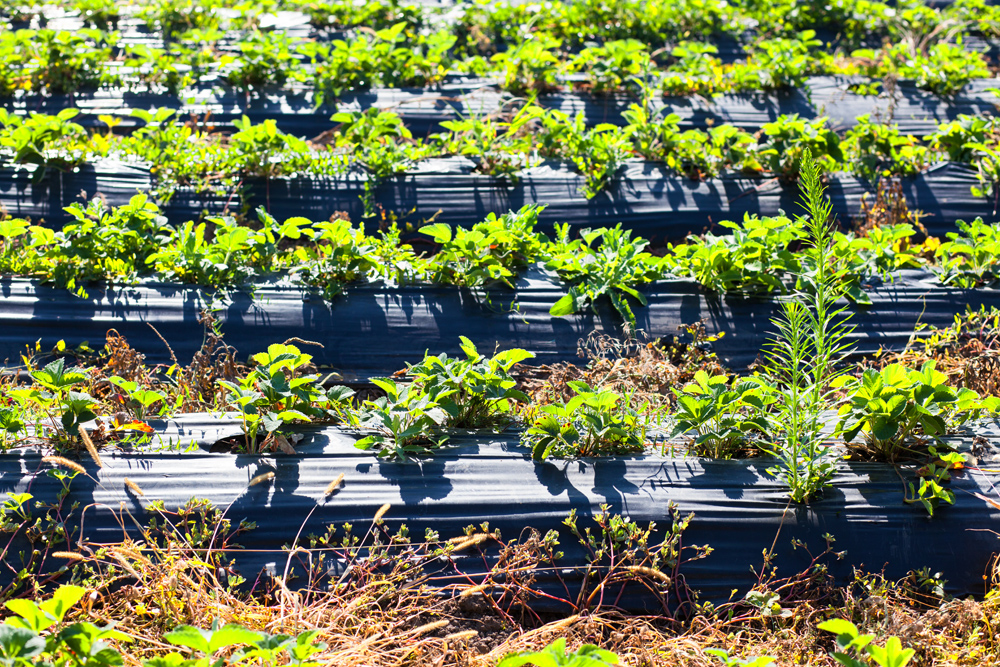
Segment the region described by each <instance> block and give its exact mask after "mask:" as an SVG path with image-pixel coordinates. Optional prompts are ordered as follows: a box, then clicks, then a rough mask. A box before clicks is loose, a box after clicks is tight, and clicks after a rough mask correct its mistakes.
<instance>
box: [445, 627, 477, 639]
mask: <svg viewBox="0 0 1000 667" xmlns="http://www.w3.org/2000/svg"><path fill="white" fill-rule="evenodd" d="M478 636H479V632H478V631H476V630H463V631H462V632H455V633H452V634H450V635H448V636H447V637H445V638H444V640H445V641H448V642H452V641H454V642H460V641H463V640H465V639H473V638H475V637H478Z"/></svg>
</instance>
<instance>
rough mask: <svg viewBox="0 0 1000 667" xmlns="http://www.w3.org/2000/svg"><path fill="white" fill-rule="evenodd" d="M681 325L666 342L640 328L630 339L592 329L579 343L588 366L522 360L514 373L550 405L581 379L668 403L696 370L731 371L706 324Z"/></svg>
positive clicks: (635, 398) (655, 403)
mask: <svg viewBox="0 0 1000 667" xmlns="http://www.w3.org/2000/svg"><path fill="white" fill-rule="evenodd" d="M680 329H681V335H680V336H677V337H674V339H673V340H668V341H664V340H648V339H647V338H645V337H644V336H643V335H642V333H641V332H638V333H637V335H636V337H635V338H633V339H632V340H628V341H621V340H618V339H615V338H612V337H610V336H607V335H605V334H599V333H591V335H590V336H588V337H587V338H586V339H582V340H581V341H580V344H579V350H578V355H579V356H580V357H581V358H583V359H586V360H587V363H586V365H585V366H583V367H581V366H577V365H574V364H570V363H560V364H552V365H545V366H526V365H523V364H522V365H519V366H518V367H517V369H516V373H517V376H518V379H519V381H520V389H521V390H522V391H524V392H525V393H526V394H528V396H530V397H531V399H532V403H534V404H537V405H547V404H550V403H556V402H562V401H568V400H569V399H570V398H572V397H573V396H574V395H575V394H574V392H573V390H572V389H571V388H570V387H569V384H568V383H569V382H571V381H573V380H582V381H584V382H586V383H587V384H588V385H590V386H591V387H594V388H602V389H610V390H613V391H616V392H618V393H620V394H623V395H625V394H631V400H632V404H633V406H634V407H639V406H641V405H643V404H648V405H649V406H651V407H653V408H654V409H655V408H665V407H669V406H670V405H672V403H673V396H674V395H673V392H672V391H671V390H672V389H674V388H677V389H680V388H681V387H683V386H684V385H685V384H687V383H688V382H690V381H691V380H692V379H693V377H694V374H695V372H697V371H699V370H705V371H707V372H708V373H710V374H713V375H715V374H719V373H726V372H727V371H726V369H725V368H724V367H723V366H722V364H721V363H719V360H718V359H717V358H716V357H715V355H714V354H712V352H711V348H710V346H711V342H712V340H714V339H712V338H710V337H709V336H707V335H706V333H705V326H704V324H702V323H698V324H694V325H689V326H684V327H680Z"/></svg>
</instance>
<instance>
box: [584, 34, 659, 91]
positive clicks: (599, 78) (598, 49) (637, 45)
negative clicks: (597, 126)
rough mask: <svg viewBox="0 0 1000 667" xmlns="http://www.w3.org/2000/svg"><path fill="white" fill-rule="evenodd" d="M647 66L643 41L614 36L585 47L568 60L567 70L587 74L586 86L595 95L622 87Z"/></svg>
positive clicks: (647, 56)
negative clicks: (620, 38) (599, 43)
mask: <svg viewBox="0 0 1000 667" xmlns="http://www.w3.org/2000/svg"><path fill="white" fill-rule="evenodd" d="M649 67H650V59H649V53H648V52H647V50H646V45H645V44H643V43H642V42H640V41H639V40H636V39H622V40H614V41H610V42H605V43H604V44H602V45H600V46H592V47H588V48H586V49H584V50H583V51H581V52H580V53H579V54H577V55H576V56H575V57H574V58H573V59H572V60H571V61H570V62H569V63H568V69H569V71H571V72H583V73H585V74H586V75H587V86H588V87H589V89H590V91H591V92H594V93H597V94H599V95H608V94H612V93H618V92H622V91H624V90H625V89H626V86H627V85H628V84H629V82H630V81H632V80H633V79H635V78H637V77H638V76H639V75H640V74H642V73H644V72H646V71H647V70H648V69H649Z"/></svg>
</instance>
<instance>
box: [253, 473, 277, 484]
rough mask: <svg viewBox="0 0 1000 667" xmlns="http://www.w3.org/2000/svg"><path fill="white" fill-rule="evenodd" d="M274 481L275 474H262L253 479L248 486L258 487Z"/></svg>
mask: <svg viewBox="0 0 1000 667" xmlns="http://www.w3.org/2000/svg"><path fill="white" fill-rule="evenodd" d="M272 479H274V473H273V472H265V473H261V474H260V475H257V476H256V477H254V478H253V479H251V480H250V483H249V484H248V485H247V486H257V485H258V484H260V483H261V482H268V481H270V480H272Z"/></svg>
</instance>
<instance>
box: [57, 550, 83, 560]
mask: <svg viewBox="0 0 1000 667" xmlns="http://www.w3.org/2000/svg"><path fill="white" fill-rule="evenodd" d="M52 557H53V558H65V559H66V560H87V557H86V556H84V555H83V554H77V553H73V552H72V551H53V552H52Z"/></svg>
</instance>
